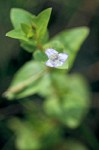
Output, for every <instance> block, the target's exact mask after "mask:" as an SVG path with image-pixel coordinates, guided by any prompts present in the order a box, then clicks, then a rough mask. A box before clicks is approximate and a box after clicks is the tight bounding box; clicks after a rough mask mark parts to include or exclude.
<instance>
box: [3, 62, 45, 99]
mask: <svg viewBox="0 0 99 150" xmlns="http://www.w3.org/2000/svg"><path fill="white" fill-rule="evenodd" d="M44 69H45V67H44V66H43V65H41V64H39V63H38V62H34V61H29V62H27V63H26V64H25V65H24V66H23V67H22V68H21V69H20V70H19V71H18V72H17V73H16V75H15V77H14V79H13V80H12V83H11V85H10V87H9V88H8V90H7V91H6V92H5V93H4V95H5V96H6V97H7V98H8V99H13V98H23V97H26V96H29V95H32V94H34V93H36V92H37V90H38V89H39V83H40V82H39V80H40V78H41V76H42V75H43V73H44Z"/></svg>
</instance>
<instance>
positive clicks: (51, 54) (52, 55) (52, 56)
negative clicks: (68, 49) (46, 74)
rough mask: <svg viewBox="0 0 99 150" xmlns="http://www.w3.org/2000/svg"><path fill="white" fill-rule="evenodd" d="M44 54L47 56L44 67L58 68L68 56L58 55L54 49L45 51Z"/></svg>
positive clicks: (64, 54)
mask: <svg viewBox="0 0 99 150" xmlns="http://www.w3.org/2000/svg"><path fill="white" fill-rule="evenodd" d="M45 54H46V55H47V56H48V58H49V59H48V61H47V62H46V65H47V66H49V67H55V68H57V67H59V66H62V65H63V64H64V62H65V61H66V60H67V58H68V55H67V54H66V53H58V52H57V51H56V50H54V49H51V48H49V49H47V50H46V51H45Z"/></svg>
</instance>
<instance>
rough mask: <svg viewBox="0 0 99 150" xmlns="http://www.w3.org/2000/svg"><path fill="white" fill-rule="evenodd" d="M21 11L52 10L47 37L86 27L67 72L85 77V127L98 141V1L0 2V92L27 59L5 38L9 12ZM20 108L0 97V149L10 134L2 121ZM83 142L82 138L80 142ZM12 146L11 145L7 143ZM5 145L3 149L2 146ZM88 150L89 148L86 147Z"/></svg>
mask: <svg viewBox="0 0 99 150" xmlns="http://www.w3.org/2000/svg"><path fill="white" fill-rule="evenodd" d="M13 7H18V8H23V9H26V10H27V11H30V12H31V13H33V14H38V13H39V12H41V11H42V10H43V9H45V8H48V7H52V8H53V11H52V15H51V19H50V22H49V32H50V37H52V36H54V35H55V34H56V33H58V32H60V31H62V30H64V29H68V28H72V27H78V26H88V27H89V28H90V34H89V36H88V38H87V40H86V41H85V42H84V44H83V46H82V47H81V50H80V51H79V53H78V55H77V58H76V61H75V64H74V66H73V68H72V70H71V72H78V73H81V74H82V75H84V76H85V78H86V79H87V80H88V83H89V85H90V89H91V108H90V112H89V113H88V115H87V117H86V118H85V122H86V124H87V125H88V126H89V128H90V129H91V130H92V131H93V133H94V135H95V136H96V138H97V139H99V1H98V0H0V93H1V94H2V93H3V92H4V91H5V90H6V89H7V87H8V86H9V84H10V82H11V79H12V77H13V75H14V73H15V72H16V71H17V70H18V69H19V68H20V67H21V66H22V65H23V64H24V63H25V62H26V61H28V60H29V59H30V58H31V54H28V53H27V52H25V51H23V50H22V48H20V46H19V42H18V41H17V40H14V39H10V38H8V37H5V34H6V32H8V31H9V30H11V29H12V25H11V21H10V9H11V8H13ZM22 109H23V108H22V106H21V105H20V103H19V102H18V101H13V102H12V101H11V102H10V101H7V100H6V99H4V98H3V97H2V96H1V98H0V147H1V148H3V150H6V149H7V144H8V143H7V142H8V138H10V137H11V135H12V132H11V131H10V130H9V129H8V127H7V124H6V120H8V119H9V118H11V117H12V116H14V115H17V116H19V117H21V115H22ZM69 134H71V135H73V136H77V137H78V138H79V137H80V136H81V135H79V132H78V131H77V130H75V131H69V133H67V135H69ZM83 141H84V143H85V144H87V145H88V146H89V143H87V142H86V138H85V139H83ZM9 144H12V147H13V142H10V143H9ZM5 145H6V146H5ZM89 149H90V146H89Z"/></svg>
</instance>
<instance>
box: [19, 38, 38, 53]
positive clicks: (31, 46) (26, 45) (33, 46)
mask: <svg viewBox="0 0 99 150" xmlns="http://www.w3.org/2000/svg"><path fill="white" fill-rule="evenodd" d="M21 47H22V48H23V49H24V50H26V51H28V52H29V53H32V52H33V51H34V50H35V49H36V42H34V41H30V40H28V42H25V41H23V40H21Z"/></svg>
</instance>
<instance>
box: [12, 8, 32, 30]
mask: <svg viewBox="0 0 99 150" xmlns="http://www.w3.org/2000/svg"><path fill="white" fill-rule="evenodd" d="M10 17H11V21H12V24H13V26H14V28H15V29H21V24H22V23H24V24H27V25H32V22H33V21H34V20H35V16H34V15H32V14H31V13H29V12H27V11H25V10H23V9H20V8H12V9H11V15H10Z"/></svg>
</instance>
